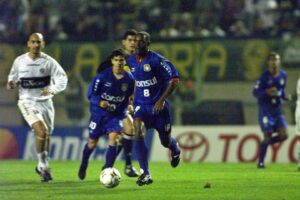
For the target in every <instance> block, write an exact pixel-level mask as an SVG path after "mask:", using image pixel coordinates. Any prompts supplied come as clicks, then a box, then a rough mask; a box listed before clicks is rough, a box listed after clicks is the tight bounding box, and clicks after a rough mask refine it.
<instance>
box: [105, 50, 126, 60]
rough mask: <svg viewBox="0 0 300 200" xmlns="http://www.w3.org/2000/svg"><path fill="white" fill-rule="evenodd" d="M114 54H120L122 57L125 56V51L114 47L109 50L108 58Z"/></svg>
mask: <svg viewBox="0 0 300 200" xmlns="http://www.w3.org/2000/svg"><path fill="white" fill-rule="evenodd" d="M116 56H122V57H124V58H125V57H126V56H125V53H124V51H123V50H122V49H115V50H113V51H112V52H111V54H110V56H109V59H112V58H113V57H116Z"/></svg>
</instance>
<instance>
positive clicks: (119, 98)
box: [101, 93, 125, 102]
mask: <svg viewBox="0 0 300 200" xmlns="http://www.w3.org/2000/svg"><path fill="white" fill-rule="evenodd" d="M101 98H102V99H104V100H107V101H110V102H123V101H124V99H125V96H112V95H109V94H106V93H103V94H101Z"/></svg>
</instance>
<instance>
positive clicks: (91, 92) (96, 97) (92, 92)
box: [87, 74, 102, 105]
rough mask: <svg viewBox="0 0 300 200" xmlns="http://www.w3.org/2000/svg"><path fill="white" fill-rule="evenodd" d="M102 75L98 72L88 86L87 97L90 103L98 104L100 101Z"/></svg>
mask: <svg viewBox="0 0 300 200" xmlns="http://www.w3.org/2000/svg"><path fill="white" fill-rule="evenodd" d="M101 77H102V75H101V74H98V75H97V76H96V77H95V78H94V79H93V80H92V82H91V84H90V86H89V88H88V93H87V96H88V99H89V101H90V103H91V104H95V105H98V104H99V102H100V101H101V97H100V94H101V92H100V91H101V79H102V78H101Z"/></svg>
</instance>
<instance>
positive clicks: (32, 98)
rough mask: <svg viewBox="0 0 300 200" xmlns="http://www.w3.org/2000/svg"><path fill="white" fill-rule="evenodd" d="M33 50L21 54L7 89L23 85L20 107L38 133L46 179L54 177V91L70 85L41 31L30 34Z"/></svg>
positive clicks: (40, 166)
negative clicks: (51, 164) (51, 150)
mask: <svg viewBox="0 0 300 200" xmlns="http://www.w3.org/2000/svg"><path fill="white" fill-rule="evenodd" d="M27 46H28V48H29V52H27V53H25V54H23V55H21V56H19V57H17V58H16V59H15V60H14V63H13V66H12V68H11V70H10V73H9V75H8V82H7V84H6V88H7V90H11V89H14V88H16V87H17V86H18V87H19V100H18V107H19V109H20V111H21V113H22V115H23V117H24V119H25V120H26V122H27V123H28V124H29V126H30V127H31V128H32V129H33V131H34V132H35V134H36V151H37V157H38V161H39V162H38V165H37V166H36V168H35V171H36V172H37V173H38V174H39V175H40V178H41V181H42V182H48V181H50V180H52V176H51V173H50V170H49V163H48V160H49V147H50V135H51V133H52V131H53V128H54V107H53V102H52V100H51V99H52V97H53V95H55V94H57V93H59V92H61V91H63V90H64V89H65V88H66V86H67V82H68V79H67V76H66V73H65V71H64V70H63V68H62V67H61V66H60V64H58V62H57V61H56V60H54V59H53V58H52V57H50V56H49V55H47V54H45V53H43V52H42V49H43V48H44V46H45V42H44V37H43V35H42V34H41V33H33V34H31V35H30V37H29V39H28V42H27Z"/></svg>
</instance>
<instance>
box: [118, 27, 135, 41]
mask: <svg viewBox="0 0 300 200" xmlns="http://www.w3.org/2000/svg"><path fill="white" fill-rule="evenodd" d="M136 34H137V31H136V30H135V29H128V30H127V31H126V32H125V33H124V35H123V38H122V39H123V40H126V38H127V37H128V36H129V35H136Z"/></svg>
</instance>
